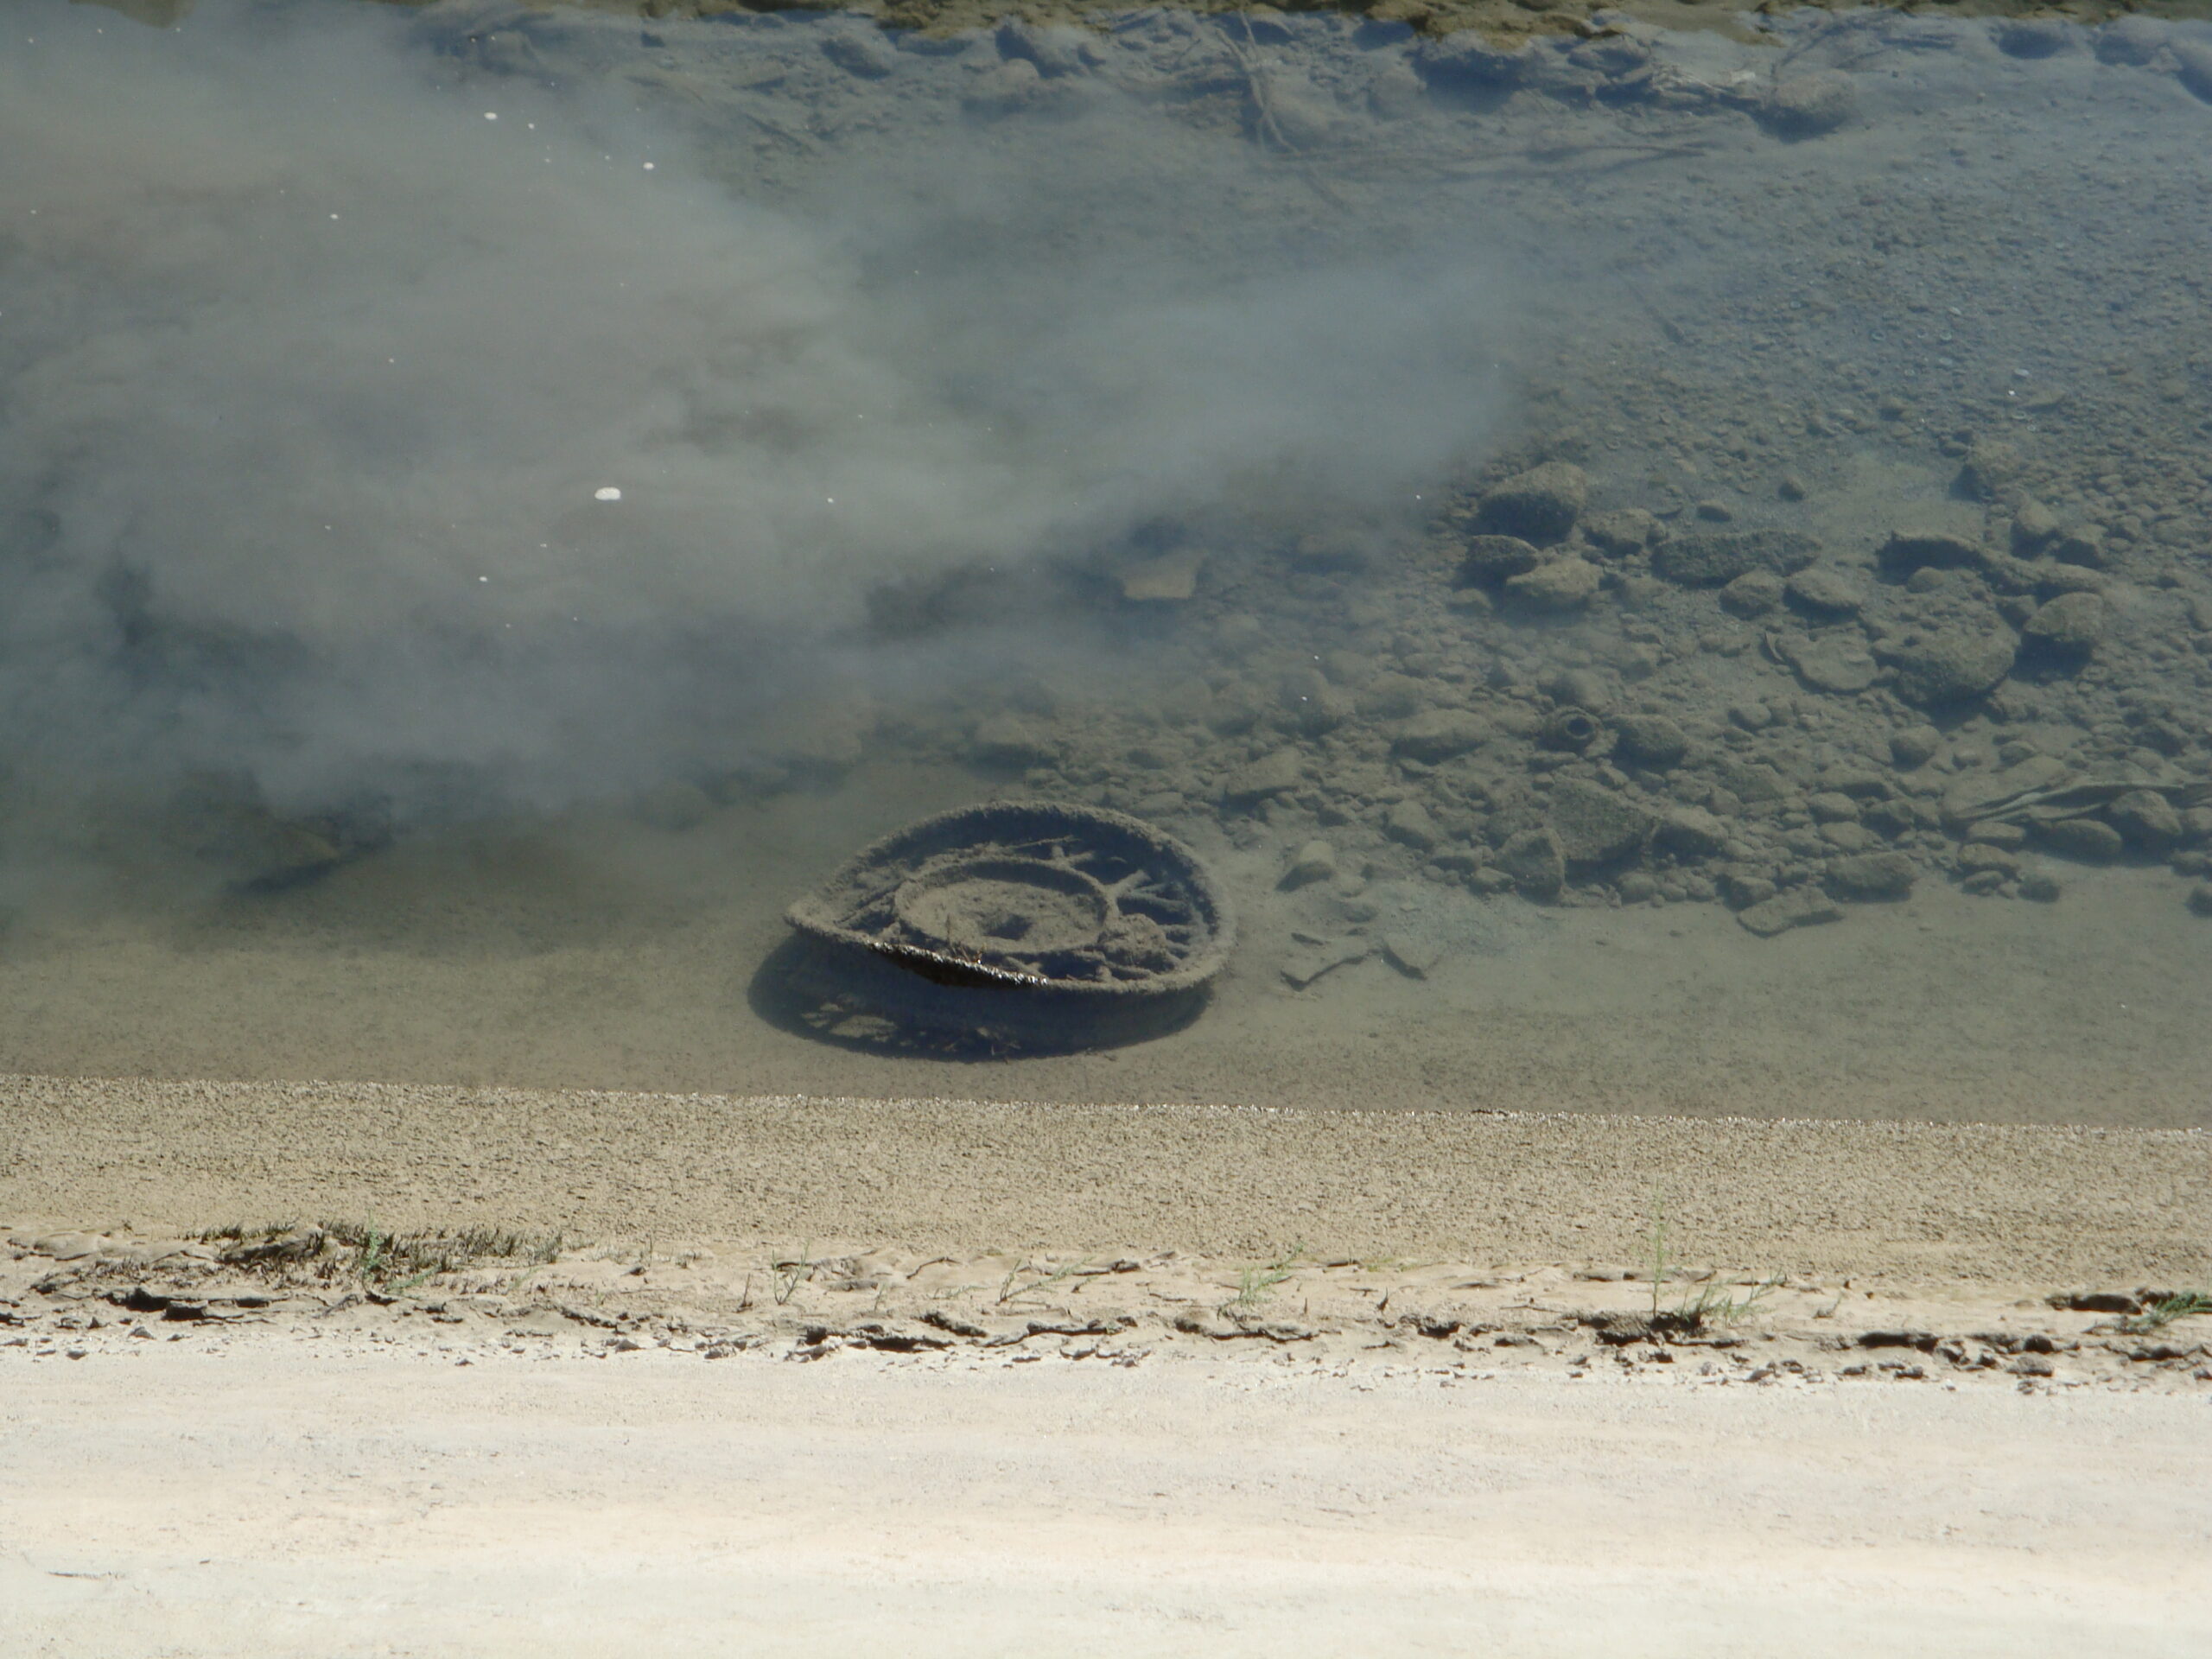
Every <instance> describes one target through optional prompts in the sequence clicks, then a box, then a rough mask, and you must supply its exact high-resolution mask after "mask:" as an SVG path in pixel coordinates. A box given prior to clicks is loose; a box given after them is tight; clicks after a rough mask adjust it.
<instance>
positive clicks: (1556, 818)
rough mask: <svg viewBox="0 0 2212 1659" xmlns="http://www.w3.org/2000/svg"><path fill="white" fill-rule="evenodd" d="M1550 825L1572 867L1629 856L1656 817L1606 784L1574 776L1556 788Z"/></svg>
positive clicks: (1591, 865) (1648, 833)
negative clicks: (1608, 787) (1594, 782)
mask: <svg viewBox="0 0 2212 1659" xmlns="http://www.w3.org/2000/svg"><path fill="white" fill-rule="evenodd" d="M1652 824H1653V817H1652V814H1651V813H1650V812H1649V811H1647V810H1645V809H1643V807H1641V806H1639V805H1637V804H1636V803H1635V802H1633V801H1631V800H1629V799H1627V798H1625V797H1624V796H1622V795H1621V794H1619V793H1618V791H1613V790H1610V789H1607V788H1606V787H1605V785H1602V784H1593V783H1590V782H1588V781H1586V779H1580V778H1570V779H1566V780H1565V781H1563V782H1561V783H1560V784H1559V785H1557V786H1556V787H1555V788H1554V789H1553V791H1552V804H1551V811H1550V814H1549V816H1548V825H1549V828H1550V829H1551V831H1552V833H1553V835H1554V836H1557V837H1558V839H1559V848H1560V855H1561V856H1562V857H1563V858H1564V859H1565V860H1566V861H1567V865H1568V867H1569V868H1592V867H1595V866H1598V865H1603V864H1611V863H1612V862H1614V861H1616V860H1618V859H1622V858H1625V857H1627V856H1628V855H1630V854H1631V853H1633V852H1635V851H1636V850H1637V849H1638V848H1640V847H1641V846H1642V845H1643V842H1644V841H1645V840H1646V839H1647V838H1648V837H1649V836H1650V834H1651V829H1652Z"/></svg>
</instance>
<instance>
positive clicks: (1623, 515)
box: [1582, 507, 1660, 558]
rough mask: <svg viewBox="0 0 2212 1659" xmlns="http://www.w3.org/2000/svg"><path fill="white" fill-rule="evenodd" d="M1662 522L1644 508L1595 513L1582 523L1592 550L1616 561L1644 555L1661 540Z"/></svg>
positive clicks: (1625, 508) (1584, 533)
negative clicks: (1645, 550) (1633, 554)
mask: <svg viewBox="0 0 2212 1659" xmlns="http://www.w3.org/2000/svg"><path fill="white" fill-rule="evenodd" d="M1659 531H1660V524H1659V520H1658V519H1657V518H1656V517H1654V516H1653V515H1652V514H1650V513H1649V512H1645V511H1644V510H1643V508H1642V507H1624V508H1621V509H1620V510H1618V511H1617V512H1595V513H1592V514H1591V515H1590V517H1588V518H1586V519H1584V520H1583V521H1582V534H1583V536H1584V537H1585V538H1586V540H1588V542H1589V543H1590V544H1591V545H1592V547H1595V548H1596V549H1598V550H1599V551H1600V552H1602V553H1609V554H1611V556H1613V557H1615V558H1626V557H1628V556H1629V555H1630V554H1632V553H1641V552H1643V550H1644V549H1645V548H1647V547H1649V546H1650V545H1651V543H1654V542H1656V541H1657V540H1658V539H1659Z"/></svg>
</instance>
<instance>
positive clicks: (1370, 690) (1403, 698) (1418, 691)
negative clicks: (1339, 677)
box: [1354, 673, 1426, 758]
mask: <svg viewBox="0 0 2212 1659" xmlns="http://www.w3.org/2000/svg"><path fill="white" fill-rule="evenodd" d="M1425 695H1426V688H1425V687H1424V686H1423V685H1422V683H1421V681H1419V680H1417V679H1415V678H1414V677H1413V676H1412V675H1410V674H1396V673H1389V674H1377V675H1376V677H1374V678H1373V679H1371V680H1370V681H1368V683H1366V684H1365V685H1363V686H1362V687H1361V688H1360V691H1359V696H1357V698H1356V699H1355V700H1354V707H1355V708H1356V709H1357V711H1358V712H1359V713H1360V714H1361V715H1364V716H1365V717H1366V718H1367V719H1369V720H1407V719H1410V718H1411V717H1412V716H1413V715H1416V714H1418V713H1420V711H1421V702H1422V699H1423V697H1424V696H1425ZM1416 758H1418V757H1416Z"/></svg>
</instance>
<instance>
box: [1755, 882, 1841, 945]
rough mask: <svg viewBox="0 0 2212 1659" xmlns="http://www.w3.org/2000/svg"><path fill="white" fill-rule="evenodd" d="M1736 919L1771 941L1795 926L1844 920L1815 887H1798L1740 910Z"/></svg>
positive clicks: (1809, 925) (1838, 907)
mask: <svg viewBox="0 0 2212 1659" xmlns="http://www.w3.org/2000/svg"><path fill="white" fill-rule="evenodd" d="M1736 919H1737V920H1738V922H1740V923H1742V924H1743V925H1744V926H1745V929H1746V930H1747V931H1751V932H1753V933H1756V934H1758V936H1759V937H1760V938H1763V939H1770V938H1773V937H1774V936H1775V935H1776V934H1777V933H1787V932H1788V931H1789V930H1790V929H1791V928H1793V927H1813V926H1816V925H1819V924H1820V923H1822V922H1840V921H1841V920H1842V919H1843V911H1842V910H1841V908H1840V906H1837V905H1836V904H1835V903H1834V901H1833V900H1832V899H1829V898H1827V895H1825V894H1824V893H1819V892H1817V891H1815V889H1813V888H1811V887H1798V888H1796V889H1794V890H1792V891H1791V892H1789V893H1777V894H1776V895H1775V896H1774V897H1773V898H1771V899H1762V900H1761V901H1760V902H1759V903H1758V904H1756V905H1753V906H1750V907H1749V908H1748V909H1745V910H1739V911H1738V912H1736Z"/></svg>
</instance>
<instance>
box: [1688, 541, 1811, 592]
mask: <svg viewBox="0 0 2212 1659" xmlns="http://www.w3.org/2000/svg"><path fill="white" fill-rule="evenodd" d="M1820 556H1821V544H1820V543H1818V542H1817V541H1815V540H1814V538H1813V537H1810V536H1808V535H1806V534H1804V533H1803V532H1802V531H1794V530H1700V531H1690V532H1689V533H1688V534H1687V535H1683V536H1675V537H1670V538H1669V539H1668V540H1667V541H1664V542H1662V543H1660V544H1659V548H1658V550H1657V551H1656V552H1655V553H1653V554H1652V556H1651V568H1652V569H1654V570H1656V571H1657V572H1658V573H1659V574H1660V575H1662V576H1664V577H1666V578H1667V580H1668V581H1669V582H1680V583H1681V585H1682V586H1683V587H1685V588H1718V587H1719V586H1720V585H1721V584H1722V583H1724V582H1733V581H1734V580H1735V579H1736V578H1737V577H1738V576H1740V575H1744V574H1745V573H1746V572H1747V571H1751V570H1773V571H1778V572H1780V573H1781V574H1782V575H1794V574H1795V573H1796V572H1797V571H1799V570H1802V569H1804V568H1805V567H1806V566H1807V565H1808V564H1810V563H1813V562H1814V561H1815V559H1817V558H1819V557H1820Z"/></svg>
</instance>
